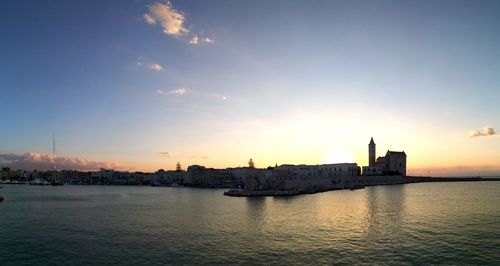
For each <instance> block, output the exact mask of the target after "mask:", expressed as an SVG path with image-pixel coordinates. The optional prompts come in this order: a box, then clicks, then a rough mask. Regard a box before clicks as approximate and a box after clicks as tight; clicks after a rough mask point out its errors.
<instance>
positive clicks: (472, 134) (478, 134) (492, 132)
mask: <svg viewBox="0 0 500 266" xmlns="http://www.w3.org/2000/svg"><path fill="white" fill-rule="evenodd" d="M493 135H496V133H495V129H493V128H492V127H484V128H483V131H480V130H473V131H471V132H470V134H469V136H470V137H471V138H475V137H484V136H493Z"/></svg>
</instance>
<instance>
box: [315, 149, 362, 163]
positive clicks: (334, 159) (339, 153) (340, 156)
mask: <svg viewBox="0 0 500 266" xmlns="http://www.w3.org/2000/svg"><path fill="white" fill-rule="evenodd" d="M352 162H354V156H353V155H352V153H351V152H350V151H349V150H348V149H337V150H334V151H329V152H327V153H325V154H324V155H323V159H322V163H324V164H331V163H352Z"/></svg>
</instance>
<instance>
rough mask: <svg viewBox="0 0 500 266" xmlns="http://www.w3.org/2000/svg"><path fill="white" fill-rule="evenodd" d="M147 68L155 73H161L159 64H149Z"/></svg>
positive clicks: (161, 68)
mask: <svg viewBox="0 0 500 266" xmlns="http://www.w3.org/2000/svg"><path fill="white" fill-rule="evenodd" d="M149 68H151V69H152V70H155V71H162V70H163V67H162V66H161V65H160V64H150V65H149Z"/></svg>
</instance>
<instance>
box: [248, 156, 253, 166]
mask: <svg viewBox="0 0 500 266" xmlns="http://www.w3.org/2000/svg"><path fill="white" fill-rule="evenodd" d="M248 167H250V168H255V164H254V163H253V160H252V159H251V158H250V161H248Z"/></svg>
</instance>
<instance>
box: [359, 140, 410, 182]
mask: <svg viewBox="0 0 500 266" xmlns="http://www.w3.org/2000/svg"><path fill="white" fill-rule="evenodd" d="M375 146H376V145H375V142H374V141H373V137H372V138H371V140H370V143H369V144H368V166H363V175H365V176H370V175H401V176H406V153H405V152H404V151H389V150H388V151H387V152H386V154H385V156H383V157H382V156H379V157H378V158H377V159H375V157H376V149H375Z"/></svg>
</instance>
